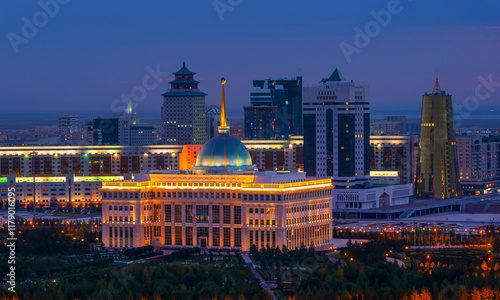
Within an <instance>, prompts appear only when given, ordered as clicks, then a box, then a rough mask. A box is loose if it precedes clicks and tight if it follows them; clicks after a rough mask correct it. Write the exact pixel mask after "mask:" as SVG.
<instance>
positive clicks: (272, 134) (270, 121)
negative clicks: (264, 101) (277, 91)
mask: <svg viewBox="0 0 500 300" xmlns="http://www.w3.org/2000/svg"><path fill="white" fill-rule="evenodd" d="M243 108H244V110H245V138H247V139H250V140H276V139H279V133H278V128H277V124H276V123H277V119H278V107H277V106H272V105H266V106H245V107H243Z"/></svg>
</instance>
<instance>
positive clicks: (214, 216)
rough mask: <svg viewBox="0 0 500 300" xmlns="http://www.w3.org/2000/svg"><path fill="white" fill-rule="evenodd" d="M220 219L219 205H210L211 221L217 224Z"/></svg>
mask: <svg viewBox="0 0 500 300" xmlns="http://www.w3.org/2000/svg"><path fill="white" fill-rule="evenodd" d="M219 220H220V207H219V206H218V205H214V206H212V223H213V224H219Z"/></svg>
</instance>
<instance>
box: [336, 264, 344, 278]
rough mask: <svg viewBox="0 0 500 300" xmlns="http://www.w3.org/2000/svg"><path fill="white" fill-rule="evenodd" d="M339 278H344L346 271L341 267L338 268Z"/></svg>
mask: <svg viewBox="0 0 500 300" xmlns="http://www.w3.org/2000/svg"><path fill="white" fill-rule="evenodd" d="M337 278H344V271H343V270H342V267H341V266H338V267H337Z"/></svg>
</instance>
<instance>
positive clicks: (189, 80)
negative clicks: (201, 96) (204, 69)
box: [169, 62, 200, 90]
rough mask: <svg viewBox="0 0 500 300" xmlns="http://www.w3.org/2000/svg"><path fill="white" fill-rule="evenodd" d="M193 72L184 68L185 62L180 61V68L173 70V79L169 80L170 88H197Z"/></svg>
mask: <svg viewBox="0 0 500 300" xmlns="http://www.w3.org/2000/svg"><path fill="white" fill-rule="evenodd" d="M194 74H196V73H195V72H191V71H190V70H189V69H188V68H186V62H183V63H182V68H181V69H180V70H179V71H177V72H175V73H174V75H175V79H174V80H173V81H170V82H169V83H170V87H171V89H172V90H192V89H198V83H200V82H199V81H196V80H194Z"/></svg>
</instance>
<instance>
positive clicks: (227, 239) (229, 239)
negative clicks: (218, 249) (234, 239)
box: [224, 228, 231, 247]
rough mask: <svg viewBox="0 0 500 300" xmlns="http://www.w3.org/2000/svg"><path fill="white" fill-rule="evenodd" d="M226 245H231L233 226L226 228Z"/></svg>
mask: <svg viewBox="0 0 500 300" xmlns="http://www.w3.org/2000/svg"><path fill="white" fill-rule="evenodd" d="M224 247H231V228H224Z"/></svg>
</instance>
